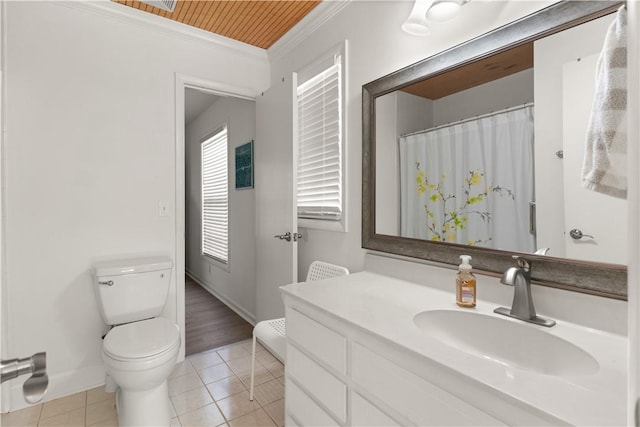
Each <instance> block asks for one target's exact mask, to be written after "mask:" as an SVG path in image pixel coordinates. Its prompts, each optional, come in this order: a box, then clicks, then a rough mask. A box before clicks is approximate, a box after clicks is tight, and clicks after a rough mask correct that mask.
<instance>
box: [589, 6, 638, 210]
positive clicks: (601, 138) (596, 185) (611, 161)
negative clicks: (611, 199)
mask: <svg viewBox="0 0 640 427" xmlns="http://www.w3.org/2000/svg"><path fill="white" fill-rule="evenodd" d="M582 185H583V186H584V187H585V188H588V189H590V190H594V191H598V192H600V193H604V194H609V195H611V196H615V197H619V198H623V199H624V198H626V197H627V11H626V8H625V7H624V6H623V7H621V8H620V9H619V10H618V12H617V16H616V20H615V21H614V22H612V23H611V26H610V27H609V29H608V30H607V35H606V37H605V42H604V46H603V48H602V52H601V53H600V57H599V58H598V66H597V70H596V93H595V97H594V99H593V106H592V108H591V117H590V119H589V127H588V129H587V140H586V150H585V157H584V164H583V166H582Z"/></svg>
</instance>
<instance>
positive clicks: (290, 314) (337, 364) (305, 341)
mask: <svg viewBox="0 0 640 427" xmlns="http://www.w3.org/2000/svg"><path fill="white" fill-rule="evenodd" d="M286 319H287V320H286V322H287V340H292V341H295V342H296V343H297V344H298V346H299V347H301V348H304V349H305V350H306V351H307V353H309V354H313V355H314V357H315V358H316V359H318V360H319V361H320V362H323V363H326V364H327V365H328V366H330V367H331V368H333V369H335V370H336V371H337V372H338V373H340V374H342V375H346V373H347V339H346V338H345V337H343V336H342V335H340V334H338V333H337V332H335V331H333V330H331V329H329V328H327V327H326V326H324V325H321V324H320V323H318V322H316V321H315V320H313V319H311V318H310V317H308V316H306V315H304V314H302V313H300V312H299V311H298V310H295V309H293V308H287V312H286ZM287 359H288V357H287Z"/></svg>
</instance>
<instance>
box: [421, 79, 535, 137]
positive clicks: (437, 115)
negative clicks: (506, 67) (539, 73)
mask: <svg viewBox="0 0 640 427" xmlns="http://www.w3.org/2000/svg"><path fill="white" fill-rule="evenodd" d="M528 102H533V69H528V70H524V71H520V72H519V73H515V74H512V75H510V76H507V77H503V78H501V79H499V80H494V81H492V82H489V83H485V84H482V85H480V86H476V87H473V88H471V89H467V90H463V91H462V92H458V93H454V94H453V95H449V96H445V97H444V98H440V99H437V100H436V101H434V108H433V125H434V126H440V125H444V124H447V123H452V122H457V121H458V120H463V119H468V118H470V117H474V116H479V115H482V114H488V113H491V112H494V111H499V110H503V109H505V108H511V107H516V106H518V105H523V104H526V103H528Z"/></svg>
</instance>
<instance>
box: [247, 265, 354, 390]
mask: <svg viewBox="0 0 640 427" xmlns="http://www.w3.org/2000/svg"><path fill="white" fill-rule="evenodd" d="M347 274H349V270H348V269H346V268H345V267H341V266H339V265H334V264H329V263H326V262H322V261H314V262H312V263H311V265H310V266H309V271H308V272H307V279H306V280H305V282H312V281H314V280H322V279H330V278H332V277H338V276H344V275H347ZM285 334H286V326H285V321H284V317H282V318H280V319H271V320H263V321H261V322H258V323H257V324H256V326H255V327H254V328H253V345H252V351H251V386H250V388H249V400H253V386H254V374H255V363H256V339H257V340H259V341H260V343H262V345H264V347H265V348H266V349H267V350H268V351H269V353H271V354H273V355H274V356H275V357H276V358H277V359H278V360H279V361H280V362H282V363H283V364H284V363H285V361H286V358H287V341H286V339H285Z"/></svg>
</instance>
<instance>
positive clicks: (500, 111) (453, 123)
mask: <svg viewBox="0 0 640 427" xmlns="http://www.w3.org/2000/svg"><path fill="white" fill-rule="evenodd" d="M532 105H533V102H527V103H525V104H523V105H517V106H515V107H508V108H505V109H502V110H498V111H492V112H490V113H486V114H481V115H478V116H474V117H469V118H468V119H462V120H458V121H457V122H450V123H445V124H443V125H440V126H436V127H432V128H429V129H423V130H419V131H416V132H411V133H405V134H404V135H400V138H404V137H406V136H412V135H418V134H421V133H426V132H431V131H434V130H438V129H442V128H446V127H449V126H455V125H461V124H462V123H466V122H470V121H472V120H480V119H484V118H486V117H491V116H495V115H496V114H502V113H508V112H509V111H515V110H520V109H521V108H526V107H531V106H532Z"/></svg>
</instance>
